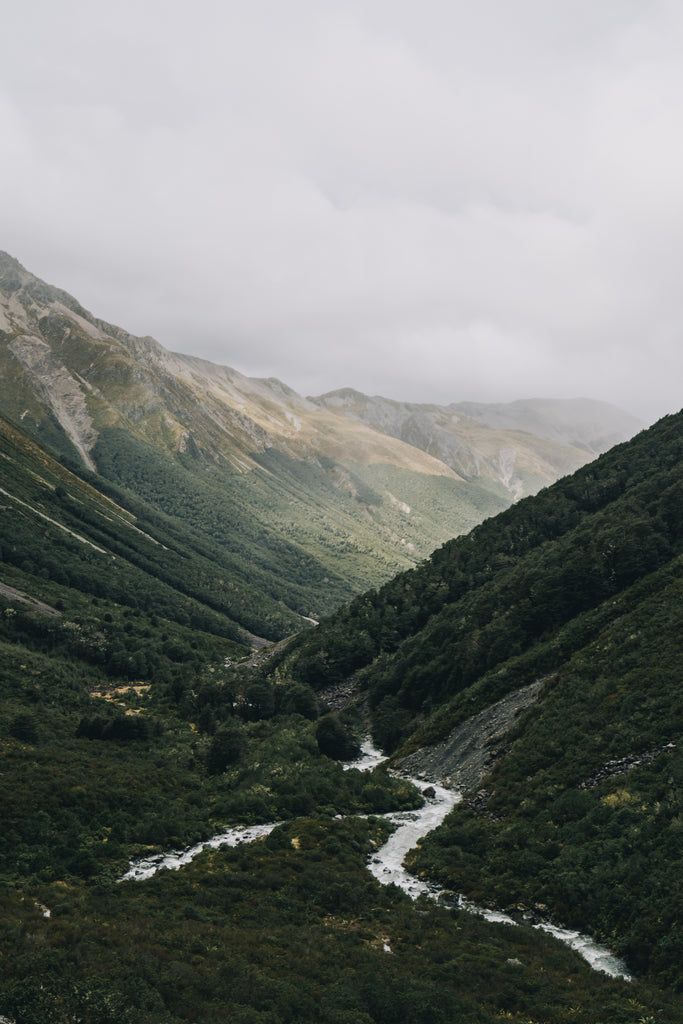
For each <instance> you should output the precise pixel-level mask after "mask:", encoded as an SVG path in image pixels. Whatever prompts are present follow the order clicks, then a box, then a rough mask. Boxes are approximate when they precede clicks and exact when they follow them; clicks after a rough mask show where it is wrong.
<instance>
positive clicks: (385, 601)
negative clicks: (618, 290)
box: [0, 256, 683, 1024]
mask: <svg viewBox="0 0 683 1024" xmlns="http://www.w3.org/2000/svg"><path fill="white" fill-rule="evenodd" d="M0 296H1V297H2V318H3V319H2V324H0V326H1V327H2V334H1V335H0V357H1V361H2V366H1V367H0V371H1V374H2V375H1V377H0V487H1V488H2V493H1V494H0V526H1V529H0V805H1V806H2V822H3V828H2V829H1V830H0V913H1V914H2V921H3V929H2V930H1V933H0V956H1V957H2V963H3V971H2V977H1V978H0V1016H1V1017H3V1018H5V1019H7V1020H10V1021H13V1022H16V1024H67V1022H69V1024H73V1022H74V1021H78V1022H82V1024H181V1022H185V1021H192V1022H195V1024H218V1022H219V1021H220V1022H222V1021H224V1020H226V1019H230V1020H231V1021H233V1020H234V1021H237V1022H240V1024H307V1022H311V1024H397V1022H398V1024H415V1022H417V1024H442V1022H443V1024H447V1022H448V1024H450V1022H452V1021H453V1020H457V1021H459V1022H460V1021H461V1022H463V1024H487V1022H490V1024H493V1022H494V1021H495V1022H498V1021H500V1020H501V1019H507V1020H514V1021H518V1022H519V1024H530V1022H534V1024H538V1022H544V1024H576V1022H579V1024H643V1022H644V1021H648V1022H652V1021H654V1022H656V1024H678V1022H683V1011H682V1009H681V991H683V976H682V975H681V963H683V945H682V944H681V935H680V920H681V918H682V916H683V904H682V902H681V901H682V900H683V895H682V893H683V888H682V881H683V860H682V858H681V844H680V834H681V822H682V821H683V805H682V800H683V760H682V756H681V750H682V749H683V746H682V744H683V719H682V718H681V708H682V707H683V693H682V692H681V687H682V685H683V683H682V678H683V677H682V676H681V664H683V657H682V655H683V651H682V649H681V638H682V637H683V621H682V620H681V617H682V612H681V609H682V608H683V600H682V598H683V594H682V592H681V589H682V586H683V580H682V577H681V569H682V567H683V561H682V560H683V472H682V467H683V414H681V413H677V414H673V415H670V416H666V417H664V418H663V419H662V420H660V421H659V422H658V423H656V424H655V425H654V426H652V427H650V428H649V429H648V430H643V431H641V432H640V433H635V431H636V429H637V425H636V426H634V425H633V424H632V423H631V424H630V426H629V420H628V418H626V419H624V418H623V417H622V416H621V414H619V415H615V413H614V410H611V409H610V408H609V407H607V408H603V407H602V406H600V403H598V405H599V406H600V408H596V407H595V406H594V405H590V408H589V409H587V408H586V406H585V405H583V404H582V403H581V402H579V403H578V404H573V403H569V404H568V405H562V407H560V406H559V405H557V404H553V403H550V404H548V403H545V402H541V401H540V400H530V401H529V402H527V403H521V405H520V404H517V403H511V405H514V408H512V407H484V406H481V405H479V404H471V403H470V404H468V405H467V408H463V407H461V403H454V404H453V406H448V407H435V406H429V407H427V406H417V405H411V404H409V403H400V402H392V401H391V400H388V399H383V398H379V397H374V398H369V397H368V396H363V395H360V393H359V392H355V391H353V390H352V389H342V390H341V391H339V392H333V393H331V394H329V395H325V396H320V397H319V398H302V397H301V396H298V395H296V394H295V393H293V392H292V391H291V389H288V388H287V386H286V385H284V384H281V383H279V382H277V381H273V380H250V379H248V378H244V377H242V376H241V375H239V374H238V373H237V372H236V371H233V370H230V369H228V368H226V367H217V366H213V365H212V364H207V363H206V362H204V361H201V360H197V359H194V358H192V357H188V356H182V355H179V354H173V353H169V352H167V351H166V350H165V349H163V348H162V347H161V346H160V345H158V343H157V342H154V341H153V340H152V339H144V338H142V339H141V338H134V337H132V336H131V335H128V334H127V333H126V332H125V331H123V330H122V329H121V328H116V327H113V326H112V325H109V324H105V323H103V322H102V321H99V320H97V319H96V318H95V317H94V316H92V315H91V314H90V313H88V312H87V311H86V310H84V309H82V307H80V305H79V304H78V303H77V301H76V300H75V299H73V298H72V297H70V296H68V295H66V293H62V292H59V291H58V290H56V289H53V288H51V286H49V285H46V284H45V283H43V282H40V281H39V280H38V279H37V278H35V277H33V276H32V275H31V274H30V273H29V272H28V271H25V270H24V268H22V267H21V266H20V265H19V264H17V262H16V261H14V260H12V259H11V258H10V257H7V256H2V258H0ZM53 384H54V386H52V385H53ZM79 396H80V397H79ZM553 423H554V425H553ZM630 427H633V433H634V434H635V436H631V434H630ZM532 428H533V430H532ZM534 430H535V431H538V432H537V433H534V432H533V431H534ZM615 431H616V432H617V435H618V436H616V437H615V434H614V432H615ZM619 432H621V434H620V433H619ZM624 433H625V434H626V435H628V437H626V436H624ZM547 435H550V436H547ZM603 446H604V447H605V448H606V449H607V450H603V451H602V454H598V451H599V450H600V449H602V447H603ZM510 452H512V453H513V454H512V455H509V453H510ZM314 622H315V623H318V624H317V625H314V624H313V623H314ZM368 733H370V734H371V736H372V743H373V744H374V747H375V748H376V749H381V751H382V758H379V757H377V756H373V757H372V759H371V765H370V766H369V767H370V770H369V771H360V770H355V769H354V768H353V767H348V765H349V763H351V762H354V760H355V759H356V758H358V757H359V754H360V753H361V745H362V744H364V742H365V737H366V736H367V735H368ZM367 752H368V750H367V747H366V753H367ZM382 759H384V760H383V763H378V762H379V761H380V760H382ZM362 764H363V761H359V762H358V765H359V766H360V765H362ZM442 784H443V790H444V793H443V794H442V793H441V791H440V790H439V789H437V786H440V785H442ZM430 786H432V787H433V788H434V796H433V797H432V796H431V794H430V792H429V787H430ZM425 789H426V790H427V793H426V794H425V792H424V790H425ZM457 790H461V791H462V792H463V794H464V798H463V799H462V800H456V799H455V793H456V791H457ZM444 794H445V795H444ZM442 797H443V801H444V803H442V804H440V803H439V801H440V799H441V798H442ZM446 812H447V813H446ZM423 816H427V817H428V818H429V819H430V820H429V821H428V822H427V823H426V824H425V822H424V818H423ZM264 823H265V827H264ZM272 823H277V824H275V825H273V824H272ZM399 823H402V824H403V825H405V827H406V829H408V828H412V826H413V825H414V826H415V828H416V830H417V831H416V832H415V833H414V834H413V835H412V836H410V838H409V839H408V838H406V843H407V845H404V844H403V840H401V848H400V849H398V850H397V851H395V852H394V853H393V854H392V852H391V850H392V847H391V846H387V844H390V843H392V842H397V840H394V839H393V837H394V836H396V835H397V824H399ZM427 825H428V826H429V827H427ZM221 836H223V837H229V839H228V841H227V842H226V843H224V842H222V841H221V840H220V838H219V837H221ZM403 836H404V837H405V836H406V833H403ZM213 837H216V838H213ZM240 838H241V839H243V840H244V841H237V840H238V839H240ZM247 839H253V841H247ZM168 851H181V853H176V854H174V855H173V860H172V861H167V862H166V866H167V867H171V868H175V867H177V866H179V864H180V863H181V862H182V865H183V866H182V869H181V870H164V869H163V865H164V856H165V855H166V854H167V853H168ZM387 857H388V858H389V860H387V859H386V858H387ZM131 864H135V865H138V866H139V871H138V874H137V875H135V874H134V875H132V876H129V877H128V878H127V879H126V880H125V881H121V879H122V877H123V876H124V875H126V873H127V872H129V871H130V870H131V867H130V866H131ZM160 865H161V866H162V869H161V870H158V868H159V867H160ZM368 865H370V866H371V868H372V866H373V865H374V866H375V869H376V871H375V873H373V871H372V870H368ZM385 869H388V873H385ZM135 870H136V871H137V870H138V869H137V868H136V869H135ZM406 872H408V873H409V875H406ZM378 874H379V875H381V876H382V877H381V878H378V877H376V876H377V875H378ZM135 878H139V879H140V880H138V881H136V880H135ZM386 882H388V883H389V884H382V883H386ZM410 886H412V887H413V891H412V892H411V893H410V894H408V893H407V892H406V888H407V887H410ZM441 891H443V892H444V893H445V894H446V896H445V897H444V898H443V899H441V900H439V901H438V902H435V901H434V900H433V899H432V898H431V896H430V895H429V894H433V893H435V892H441ZM448 894H452V895H451V896H450V897H449V896H448ZM413 897H414V898H413ZM461 897H462V898H461ZM472 906H474V907H486V908H489V911H490V912H489V913H488V914H487V917H482V916H479V915H476V914H472V913H470V912H468V911H467V909H466V907H472ZM46 908H47V910H49V916H46ZM509 918H511V919H514V920H515V921H518V922H520V923H519V925H518V926H517V927H514V928H512V927H510V926H509V924H506V923H504V922H505V921H506V920H507V919H509ZM540 920H543V921H544V922H561V924H562V925H563V926H564V927H566V928H567V929H569V930H571V931H572V932H574V933H576V934H577V935H590V936H592V937H594V940H595V941H596V942H598V943H599V944H600V945H601V946H604V947H605V948H607V949H609V950H610V951H612V952H613V953H614V954H615V955H616V956H617V957H618V958H619V960H620V961H623V964H624V965H625V966H624V967H623V971H621V973H622V974H628V975H629V977H630V979H631V980H627V979H626V977H624V976H610V975H607V974H605V973H602V972H601V971H596V970H593V969H592V968H591V967H590V965H589V964H588V963H587V962H586V961H585V960H584V959H583V958H582V957H581V956H579V955H578V954H577V952H576V951H575V950H574V949H572V948H568V947H566V946H564V945H562V944H560V943H558V942H557V941H556V940H555V939H554V938H553V937H552V935H549V934H546V933H544V932H543V931H542V930H541V929H539V928H536V927H534V926H533V925H534V924H535V923H538V922H539V921H540ZM548 927H549V928H550V929H551V930H552V928H554V927H555V925H552V924H551V925H548ZM577 941H578V940H577Z"/></svg>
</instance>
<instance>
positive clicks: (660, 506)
mask: <svg viewBox="0 0 683 1024" xmlns="http://www.w3.org/2000/svg"><path fill="white" fill-rule="evenodd" d="M682 570H683V413H679V414H677V415H674V416H669V417H665V418H664V419H663V420H661V421H660V422H659V423H657V424H655V425H654V426H653V427H652V428H650V429H649V430H647V431H643V432H641V433H640V434H638V435H637V436H636V437H635V438H633V439H632V440H631V441H629V442H627V443H625V444H622V445H619V446H617V447H615V448H613V449H611V450H610V451H609V452H607V453H606V454H604V455H602V456H601V457H600V458H598V459H597V460H596V461H595V462H593V463H591V464H590V465H587V466H585V467H583V468H582V469H580V470H578V471H577V472H576V473H574V474H573V475H572V476H569V477H566V478H564V479H562V480H559V481H558V482H556V483H555V484H554V485H553V486H552V487H549V488H547V489H546V490H544V491H543V492H541V493H540V494H538V495H536V496H534V497H530V498H526V499H524V500H522V501H520V502H518V503H517V504H516V505H514V506H513V507H511V508H510V509H508V510H506V511H505V512H502V513H501V514H499V515H498V516H496V517H494V518H492V519H489V520H487V521H486V522H485V523H482V524H481V525H479V526H478V527H476V528H475V529H474V530H473V531H472V532H471V533H470V534H469V535H467V536H466V537H460V538H456V539H454V540H451V541H449V542H448V543H447V544H445V545H444V546H443V547H441V548H440V549H438V550H437V551H435V552H434V554H433V555H432V557H431V558H430V559H428V560H427V561H426V562H424V563H423V564H422V565H421V566H419V567H418V568H416V569H414V570H411V571H409V572H407V573H403V574H401V575H399V576H397V577H396V578H395V579H394V580H392V581H390V582H389V583H387V584H386V585H385V586H384V587H382V588H381V589H380V590H373V591H370V592H368V593H366V594H364V595H362V596H360V597H358V598H356V599H355V600H354V601H353V602H352V603H351V604H350V605H348V606H346V607H344V608H342V609H340V610H339V611H338V612H337V613H336V614H335V615H333V616H332V617H330V618H329V619H327V620H325V621H323V622H322V623H321V624H320V626H319V627H318V629H317V630H315V631H312V632H308V633H306V634H301V635H300V636H299V637H298V638H296V639H295V640H294V641H293V642H292V644H291V645H290V646H289V648H288V649H287V650H286V651H285V652H283V654H281V655H280V660H279V663H278V664H277V666H274V667H273V672H274V673H275V675H276V677H281V678H293V679H296V680H299V681H300V682H304V681H305V682H308V683H310V684H311V685H314V686H317V687H320V688H322V689H327V688H334V687H337V688H340V687H341V685H342V684H344V683H345V686H346V690H347V691H348V689H349V677H351V676H352V675H355V686H356V688H357V690H358V692H359V693H360V694H361V695H363V696H364V698H365V700H366V701H367V704H368V707H369V709H370V713H371V717H372V722H373V732H374V736H375V738H376V740H377V741H378V742H379V743H381V744H382V745H383V746H384V747H385V748H386V749H388V750H393V751H394V752H395V753H394V761H395V763H396V764H406V765H410V766H411V768H412V770H413V771H414V770H416V769H417V768H419V766H420V765H422V766H423V767H424V769H425V771H426V772H427V773H428V775H430V776H431V777H432V778H441V779H442V780H443V779H444V778H446V777H448V778H449V779H453V780H458V779H461V784H464V785H465V786H466V788H467V789H468V795H467V799H466V800H465V801H464V802H463V805H462V806H461V807H459V808H456V810H455V811H454V812H453V814H452V815H451V816H450V819H448V820H447V823H446V824H445V825H444V826H443V827H442V828H440V829H438V830H437V831H436V832H435V833H433V834H432V835H431V836H430V837H428V839H426V840H424V842H423V843H422V844H421V847H420V849H419V850H417V851H415V852H414V854H413V856H412V859H411V867H412V869H413V870H415V871H417V872H418V873H420V874H423V875H426V876H427V877H430V878H432V879H438V881H439V882H440V884H441V885H445V886H446V887H447V888H449V889H452V890H454V891H455V892H464V893H465V894H466V895H468V896H470V897H472V898H473V899H475V900H477V901H480V902H485V903H488V904H493V905H497V906H503V907H505V908H507V909H511V910H512V911H513V912H516V913H521V908H526V910H527V911H528V912H532V911H533V908H534V907H535V908H536V911H537V912H538V911H539V909H540V908H542V909H543V913H546V914H550V915H551V916H553V917H554V918H555V919H557V920H560V921H563V922H564V923H568V924H573V925H574V926H578V927H580V928H582V929H586V930H589V931H590V932H591V933H592V934H598V935H601V936H603V937H604V938H605V939H607V940H608V941H609V942H610V943H611V944H612V946H613V947H616V948H617V949H618V950H620V951H621V952H622V953H624V955H625V956H626V957H627V960H628V962H629V964H630V965H631V967H632V968H633V969H634V970H635V971H636V972H637V973H639V974H641V975H642V974H646V975H648V976H649V977H651V978H653V979H657V980H658V981H659V982H660V983H663V984H665V985H667V986H672V987H673V988H674V990H675V991H678V992H680V991H681V990H683V974H682V973H681V964H682V963H683V946H682V945H681V938H680V936H679V925H678V922H680V920H681V916H682V915H683V902H682V899H683V897H682V896H681V893H682V892H683V858H682V856H681V846H680V843H679V842H678V838H677V837H678V831H679V829H680V827H681V822H682V821H683V789H682V788H681V784H682V782H683V752H682V751H683V717H682V715H681V707H683V675H682V673H681V666H682V665H683V572H682ZM512 697H514V698H515V701H516V702H513V704H512V716H511V714H508V713H505V710H504V708H503V705H502V704H501V703H499V702H502V701H503V699H504V698H505V699H508V698H510V699H511V698H512ZM494 711H495V713H494V714H493V715H491V712H494ZM515 711H516V712H517V716H516V717H514V712H515ZM484 712H487V713H488V717H489V718H490V719H491V720H492V722H493V725H486V724H485V723H484V724H481V719H479V718H475V717H473V716H478V715H480V714H483V713H484ZM477 722H478V723H479V725H477V724H476V723H477ZM496 723H497V724H496ZM477 750H478V751H479V753H480V754H481V755H483V756H482V757H481V759H480V764H479V768H478V769H477V770H475V768H476V765H475V761H476V757H473V754H476V753H477ZM466 765H467V766H469V767H468V768H467V771H466V772H465V771H464V770H463V769H464V768H465V766H466Z"/></svg>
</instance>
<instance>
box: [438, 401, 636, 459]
mask: <svg viewBox="0 0 683 1024" xmlns="http://www.w3.org/2000/svg"><path fill="white" fill-rule="evenodd" d="M449 408H450V409H452V410H453V411H454V412H455V413H458V414H460V415H463V416H468V417H470V418H471V419H473V420H476V421H477V422H478V423H481V424H483V425H484V426H487V427H491V428H492V429H494V430H523V431H525V432H526V433H529V434H534V435H536V436H538V437H546V438H548V440H551V441H558V442H560V444H568V445H571V446H572V447H574V448H584V449H585V450H586V451H588V452H591V453H592V454H594V455H600V454H601V453H602V452H606V451H607V450H608V449H609V448H613V447H614V445H615V444H620V443H621V442H622V441H626V440H628V438H630V437H633V435H634V434H636V433H637V432H638V431H639V430H641V429H642V428H643V426H644V424H643V423H641V422H640V421H639V420H638V419H636V417H635V416H631V414H630V413H627V412H624V411H623V409H617V408H616V406H613V405H609V404H608V403H607V402H596V401H595V400H594V399H589V398H568V399H553V400H549V399H543V398H532V399H522V400H519V401H516V402H507V403H499V404H489V405H486V404H483V403H480V402H454V403H453V404H452V405H450V406H449Z"/></svg>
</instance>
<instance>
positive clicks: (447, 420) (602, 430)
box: [312, 388, 643, 500]
mask: <svg viewBox="0 0 683 1024" xmlns="http://www.w3.org/2000/svg"><path fill="white" fill-rule="evenodd" d="M312 401H314V402H315V403H316V404H318V405H319V406H321V408H324V409H328V410H330V411H333V412H336V413H338V414H340V415H342V416H344V417H346V418H348V419H349V420H351V421H359V422H361V423H366V424H367V425H368V426H370V427H373V428H374V429H375V430H379V431H381V432H382V433H384V434H389V435H390V436H391V437H395V438H398V439H399V440H401V441H404V442H405V443H406V444H409V445H411V446H413V447H415V448H419V449H420V450H421V451H424V452H426V453H427V454H429V455H431V456H433V457H434V458H436V459H439V460H440V461H441V462H443V463H444V464H445V465H447V466H448V467H449V468H450V469H452V470H453V471H454V472H456V473H458V475H460V476H462V477H463V478H464V479H465V480H481V481H486V482H487V483H488V484H489V486H491V487H493V488H496V489H498V490H501V491H503V492H507V493H509V494H510V495H511V496H512V497H513V498H514V500H517V499H518V498H521V497H524V496H525V495H528V494H535V493H536V491H537V490H539V488H540V487H542V486H545V484H547V483H548V482H549V481H552V480H555V479H557V478H558V477H559V476H564V475H565V474H567V473H571V472H573V471H574V470H575V469H577V468H578V467H579V466H580V465H583V463H584V462H586V461H588V459H587V458H586V454H585V453H589V455H590V456H591V457H592V456H594V455H598V454H600V453H601V452H604V451H607V449H608V448H611V447H612V446H613V445H615V444H618V443H619V442H621V441H625V440H627V439H628V438H629V437H632V436H633V435H634V434H635V433H636V432H637V431H638V430H639V429H640V428H641V427H642V426H643V424H642V423H640V422H639V421H638V420H637V419H636V418H635V417H634V416H631V415H629V414H628V413H625V412H623V411H622V410H620V409H617V408H615V407H614V406H610V405H608V404H607V403H606V402H596V401H590V400H588V399H573V400H564V401H563V400H559V399H555V400H552V399H545V400H541V399H531V400H528V401H519V402H511V403H509V404H507V405H485V404H477V403H474V402H460V403H454V404H452V405H448V406H438V405H418V404H414V403H410V402H395V401H391V400H390V399H387V398H381V397H378V396H375V397H372V398H370V397H369V396H368V395H364V394H362V393H360V392H358V391H354V390H353V389H352V388H342V389H341V390H339V391H331V392H328V393H327V394H325V395H320V396H319V397H318V398H313V399H312ZM482 427H483V428H484V429H482ZM579 452H581V453H584V454H583V455H579V454H578V453H579Z"/></svg>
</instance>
